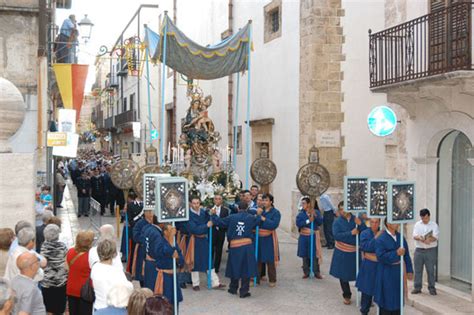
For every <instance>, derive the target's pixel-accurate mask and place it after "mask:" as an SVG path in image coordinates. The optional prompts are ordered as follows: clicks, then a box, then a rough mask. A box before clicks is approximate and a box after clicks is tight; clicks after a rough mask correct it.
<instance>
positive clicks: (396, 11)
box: [385, 0, 407, 28]
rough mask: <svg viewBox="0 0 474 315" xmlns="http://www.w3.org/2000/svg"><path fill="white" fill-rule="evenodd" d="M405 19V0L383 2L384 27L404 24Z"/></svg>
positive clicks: (386, 0)
mask: <svg viewBox="0 0 474 315" xmlns="http://www.w3.org/2000/svg"><path fill="white" fill-rule="evenodd" d="M406 19H407V0H385V27H386V28H388V27H391V26H394V25H397V24H400V23H403V22H405V21H406Z"/></svg>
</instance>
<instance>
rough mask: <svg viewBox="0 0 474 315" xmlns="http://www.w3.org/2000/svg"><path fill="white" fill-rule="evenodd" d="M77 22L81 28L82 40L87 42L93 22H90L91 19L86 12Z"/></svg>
mask: <svg viewBox="0 0 474 315" xmlns="http://www.w3.org/2000/svg"><path fill="white" fill-rule="evenodd" d="M78 24H79V28H80V30H81V31H80V33H81V37H82V38H83V39H84V42H86V43H87V42H88V41H89V39H90V38H91V33H92V27H93V26H94V23H92V21H91V20H90V19H89V18H88V17H87V14H85V15H84V17H83V18H82V20H81V21H80V22H79V23H78Z"/></svg>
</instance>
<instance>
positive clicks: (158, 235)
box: [142, 224, 163, 291]
mask: <svg viewBox="0 0 474 315" xmlns="http://www.w3.org/2000/svg"><path fill="white" fill-rule="evenodd" d="M142 233H143V236H144V238H145V253H146V254H145V272H144V279H143V284H144V286H145V287H146V288H148V289H150V290H152V291H153V290H154V289H155V283H156V277H157V275H158V272H157V271H156V260H157V259H159V256H158V255H157V253H156V251H154V250H153V249H155V248H157V247H158V245H159V243H160V242H162V240H163V230H162V229H161V228H160V226H158V225H155V224H150V225H146V226H145V228H144V230H143V231H142Z"/></svg>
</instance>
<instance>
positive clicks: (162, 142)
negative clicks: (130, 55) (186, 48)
mask: <svg viewBox="0 0 474 315" xmlns="http://www.w3.org/2000/svg"><path fill="white" fill-rule="evenodd" d="M164 21H165V22H164V23H165V26H164V28H165V30H164V34H163V35H162V36H161V38H162V39H163V52H162V53H163V60H162V65H163V69H162V73H161V123H160V161H161V164H164V163H165V160H164V152H165V132H164V131H165V130H164V129H165V82H166V39H167V37H168V11H165V16H164Z"/></svg>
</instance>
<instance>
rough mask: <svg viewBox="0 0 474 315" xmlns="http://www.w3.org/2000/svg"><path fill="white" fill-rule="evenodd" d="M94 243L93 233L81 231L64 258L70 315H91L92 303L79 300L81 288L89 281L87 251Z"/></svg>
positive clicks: (89, 271)
mask: <svg viewBox="0 0 474 315" xmlns="http://www.w3.org/2000/svg"><path fill="white" fill-rule="evenodd" d="M93 241H94V232H92V231H81V232H79V233H78V234H77V236H76V244H75V246H74V247H73V248H71V249H69V251H68V253H67V256H66V263H67V268H68V269H69V273H68V281H67V285H66V295H67V298H68V305H69V314H70V315H90V314H92V303H88V302H86V301H84V300H82V299H81V288H82V286H83V285H84V284H85V283H86V281H87V280H88V279H89V276H90V273H91V269H90V268H89V249H90V248H91V246H92V242H93Z"/></svg>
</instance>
